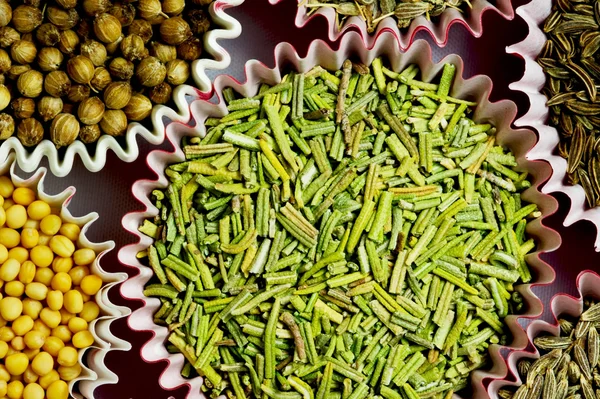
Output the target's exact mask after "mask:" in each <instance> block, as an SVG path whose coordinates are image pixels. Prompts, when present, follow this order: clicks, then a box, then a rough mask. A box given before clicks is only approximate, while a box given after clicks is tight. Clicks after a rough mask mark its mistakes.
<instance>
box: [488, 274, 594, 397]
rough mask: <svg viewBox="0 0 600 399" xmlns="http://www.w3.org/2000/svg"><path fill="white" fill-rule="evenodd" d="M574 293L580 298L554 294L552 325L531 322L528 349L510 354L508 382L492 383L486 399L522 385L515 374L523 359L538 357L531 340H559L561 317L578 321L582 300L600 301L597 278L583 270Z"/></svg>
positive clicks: (498, 381) (506, 380)
mask: <svg viewBox="0 0 600 399" xmlns="http://www.w3.org/2000/svg"><path fill="white" fill-rule="evenodd" d="M576 285H577V291H578V292H579V296H578V297H577V298H576V297H573V296H571V295H567V294H557V295H555V296H554V297H553V298H552V300H551V302H550V310H551V311H552V317H553V322H552V323H547V322H545V321H542V320H534V321H533V322H531V324H530V325H529V326H528V327H527V338H528V339H529V346H528V347H527V348H526V349H525V350H519V351H514V352H512V353H511V354H510V355H509V356H508V358H507V364H508V369H509V372H510V376H511V378H510V379H504V380H496V381H493V382H492V383H491V384H490V386H489V395H490V398H492V399H497V398H498V390H500V389H501V388H505V387H515V388H516V387H519V386H521V385H522V384H523V381H522V380H521V377H520V375H519V371H518V364H519V362H520V361H521V360H523V359H532V360H534V361H535V360H536V359H539V357H540V352H539V351H538V350H537V348H536V347H535V345H534V344H533V340H534V338H536V337H538V336H540V335H553V336H558V334H559V332H560V326H559V324H558V319H559V317H561V316H568V317H572V318H578V317H579V316H581V313H583V300H584V299H585V298H589V297H591V298H594V299H595V300H600V276H599V275H598V274H597V273H596V272H593V271H591V270H584V271H583V272H581V273H579V275H578V276H577V281H576Z"/></svg>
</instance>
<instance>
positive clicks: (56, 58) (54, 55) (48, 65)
mask: <svg viewBox="0 0 600 399" xmlns="http://www.w3.org/2000/svg"><path fill="white" fill-rule="evenodd" d="M37 59H38V66H39V67H40V69H41V70H42V71H44V72H51V71H56V70H57V69H58V68H60V66H61V65H62V62H63V53H61V52H60V50H59V49H57V48H56V47H44V48H42V49H41V50H40V52H39V53H38V56H37Z"/></svg>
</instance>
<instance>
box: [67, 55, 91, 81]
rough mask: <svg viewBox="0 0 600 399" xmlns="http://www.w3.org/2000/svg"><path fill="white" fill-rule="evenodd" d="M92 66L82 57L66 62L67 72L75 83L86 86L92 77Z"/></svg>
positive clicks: (78, 56) (88, 60) (89, 61)
mask: <svg viewBox="0 0 600 399" xmlns="http://www.w3.org/2000/svg"><path fill="white" fill-rule="evenodd" d="M94 69H95V68H94V64H93V63H92V60H90V59H89V58H88V57H86V56H84V55H77V56H75V57H73V58H71V59H70V60H69V61H68V62H67V72H68V73H69V76H70V77H71V79H73V80H74V81H75V82H77V83H81V84H88V83H90V80H92V78H93V77H94Z"/></svg>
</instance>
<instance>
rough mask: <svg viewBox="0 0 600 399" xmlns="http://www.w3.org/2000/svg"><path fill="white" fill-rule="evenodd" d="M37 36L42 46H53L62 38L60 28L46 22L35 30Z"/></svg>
mask: <svg viewBox="0 0 600 399" xmlns="http://www.w3.org/2000/svg"><path fill="white" fill-rule="evenodd" d="M35 38H36V39H37V41H38V42H39V43H40V44H41V45H42V46H47V47H51V46H54V45H55V44H56V43H58V41H59V40H60V30H58V28H57V27H56V26H55V25H53V24H51V23H45V24H42V25H41V26H40V27H39V28H38V29H37V30H36V31H35Z"/></svg>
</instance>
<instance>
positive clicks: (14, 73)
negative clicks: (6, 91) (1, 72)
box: [6, 65, 31, 80]
mask: <svg viewBox="0 0 600 399" xmlns="http://www.w3.org/2000/svg"><path fill="white" fill-rule="evenodd" d="M29 70H31V66H30V65H13V66H11V67H10V69H9V70H8V72H7V73H6V75H7V76H8V78H9V79H12V80H16V79H18V77H19V76H21V75H22V74H24V73H25V72H27V71H29Z"/></svg>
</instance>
